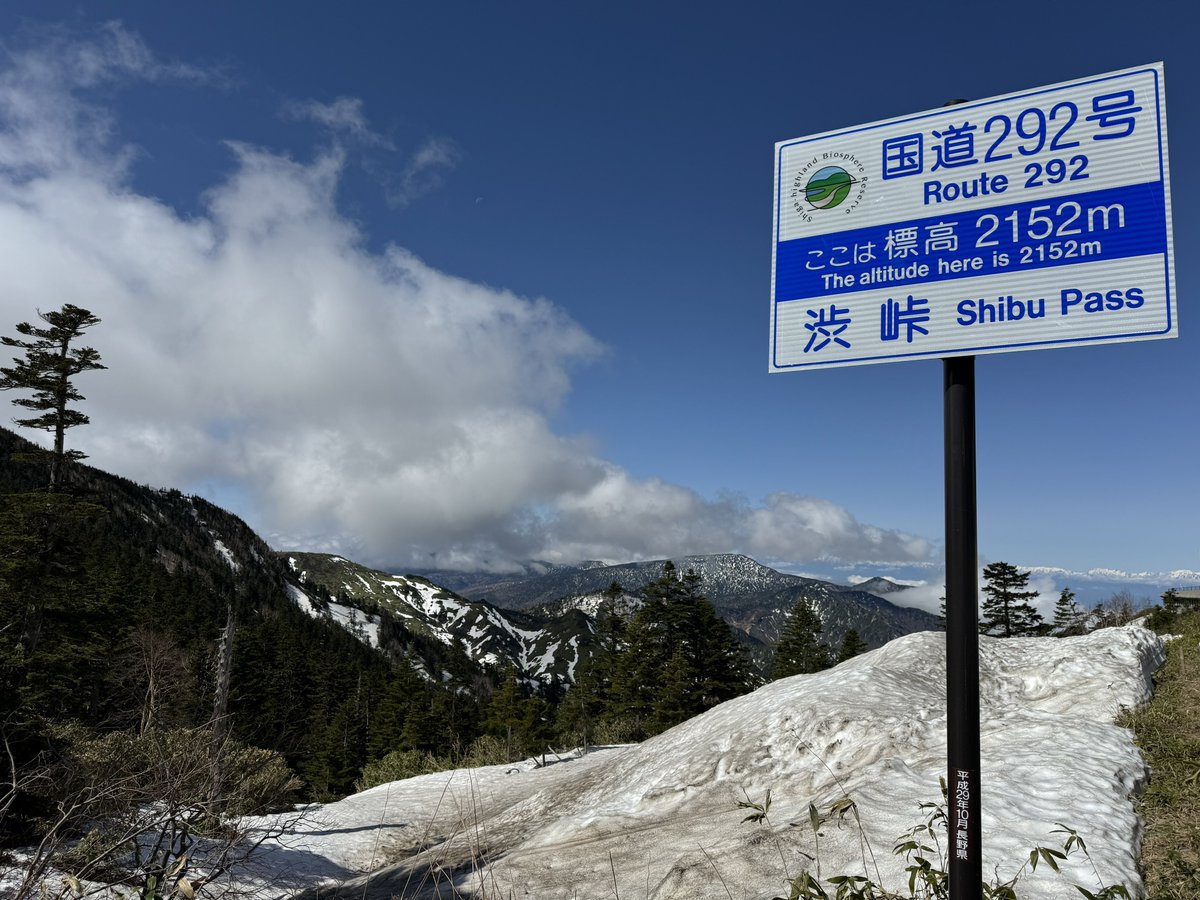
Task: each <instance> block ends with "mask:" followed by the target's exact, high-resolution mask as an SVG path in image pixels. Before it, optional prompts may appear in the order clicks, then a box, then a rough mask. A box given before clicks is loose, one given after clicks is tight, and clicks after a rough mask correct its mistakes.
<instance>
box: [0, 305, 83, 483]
mask: <svg viewBox="0 0 1200 900" xmlns="http://www.w3.org/2000/svg"><path fill="white" fill-rule="evenodd" d="M38 316H39V317H40V318H41V320H42V321H43V322H45V323H46V324H47V325H48V326H49V327H48V328H40V327H37V326H34V325H31V324H29V323H28V322H21V323H20V324H19V325H17V331H18V332H20V333H21V334H22V335H24V336H25V338H24V339H23V338H11V337H0V342H3V343H4V344H6V345H7V346H9V347H20V348H22V349H23V350H24V351H25V357H24V359H21V358H19V357H13V363H14V364H13V365H12V366H10V367H8V368H0V390H5V391H7V390H13V389H23V390H30V391H33V395H32V396H31V397H18V398H17V399H16V400H14V401H13V402H14V403H16V404H17V405H18V406H24V407H25V408H26V409H32V410H34V411H35V412H37V413H38V415H35V416H32V417H30V418H28V419H16V420H15V421H16V423H17V424H18V425H21V426H24V427H25V428H40V429H42V430H43V431H49V432H52V433H53V434H54V449H53V450H52V451H50V454H49V457H50V490H51V491H54V490H57V489H58V487H59V485H60V484H61V483H62V478H63V469H64V466H65V464H66V463H67V461H69V460H79V459H84V458H85V454H84V453H82V452H80V451H79V450H67V449H66V448H65V435H66V430H67V429H68V428H74V427H75V426H76V425H86V424H87V423H88V421H89V419H88V417H87V416H86V415H85V414H84V413H81V412H80V411H79V410H77V409H72V408H70V407H69V406H68V404H70V403H73V402H77V401H79V400H82V399H83V395H82V394H81V393H79V391H78V389H76V387H75V385H74V384H72V383H71V379H72V378H74V377H75V376H76V375H78V374H79V373H80V372H87V371H89V370H91V369H103V368H106V366H104V365H101V363H100V354H99V353H98V352H97V351H95V350H94V349H92V348H91V347H77V348H75V349H71V342H72V341H74V340H75V339H76V338H77V337H79V336H80V335H81V334H83V332H84V331H86V330H87V329H89V328H91V327H92V326H93V325H95V324H97V323H98V322H99V321H100V319H99V318H97V317H96V316H94V315H92V313H90V312H89V311H88V310H86V309H82V308H81V307H78V306H73V305H72V304H70V303H67V304H65V305H64V306H63V308H62V309H60V310H56V311H53V312H46V313H44V312H39V313H38Z"/></svg>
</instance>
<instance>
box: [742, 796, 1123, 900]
mask: <svg viewBox="0 0 1200 900" xmlns="http://www.w3.org/2000/svg"><path fill="white" fill-rule="evenodd" d="M945 802H946V785H945V781H944V780H942V802H941V803H922V804H920V808H921V810H922V811H923V812H924V814H925V817H924V819H923V820H922V821H920V822H918V823H917V824H916V825H914V826H913V827H912V828H910V829H909V830H908V831H906V832H905V833H904V834H902V835H900V837H898V838H897V839H896V841H895V844H894V845H893V847H892V853H893V854H894V855H896V856H900V857H903V859H904V863H905V866H904V871H905V873H906V874H907V876H908V877H907V879H906V881H905V884H904V887H903V889H902V890H900V891H896V890H894V889H891V888H886V887H884V886H883V885H882V884H881V882H882V876H881V875H880V872H879V867H878V866H877V865H876V864H875V861H874V850H873V849H872V848H871V845H870V842H869V841H868V840H867V838H866V833H865V832H864V831H863V828H862V823H861V821H859V818H858V805H857V804H856V803H855V802H854V800H853V799H852V798H851V797H850V796H849V795H844V796H843V797H842V799H840V800H838V801H837V802H835V803H833V804H832V805H831V806H830V807H829V809H828V811H826V812H824V813H822V812H821V811H820V810H818V809H817V807H816V806H815V805H814V804H812V803H810V804H809V805H808V817H807V821H805V822H793V823H792V827H793V828H807V829H808V830H809V831H810V832H811V834H812V837H813V841H814V852H813V854H808V853H803V852H802V855H803V856H805V857H806V858H807V859H808V860H809V862H810V863H811V864H812V866H811V868H810V867H805V868H803V869H802V870H801V871H800V872H799V873H798V874H796V875H794V876H793V875H790V874H788V873H787V865H786V858H785V856H784V854H783V850H782V848H780V860H781V861H783V863H784V872H785V878H786V883H787V888H788V893H787V896H786V898H785V897H780V896H777V897H774V898H773V900H950V878H949V874H948V872H947V861H946V857H945V852H944V850H943V847H944V846H946V837H947V825H948V822H949V820H948V818H947V816H946V805H945ZM737 808H738V809H748V810H751V812H750V814H749V815H747V816H746V817H745V818H743V819H742V824H746V823H750V824H754V825H763V826H770V824H771V822H770V819H769V818H768V814H769V812H770V809H771V792H770V791H769V790H768V791H767V793H766V795H765V797H764V798H763V800H762V801H760V802H756V801H753V800H751V799H750V797H749V796H748V795H747V796H746V799H745V800H744V801H739V802H738V804H737ZM848 816H852V817H853V819H854V825H855V827H856V828H857V830H858V833H859V842H860V847H861V850H862V862H861V864H862V872H863V874H857V873H840V874H837V875H831V876H828V877H826V876H824V875H822V873H821V855H820V846H821V844H820V839H821V837H822V836H823V834H824V832H823V831H822V829H823V828H824V827H825V826H826V825H827V824H828V823H830V822H836V824H837V826H838V827H839V828H841V827H842V826H843V825H844V824H845V823H846V819H847V817H848ZM1051 833H1052V834H1058V835H1065V839H1064V840H1063V842H1062V846H1061V849H1060V848H1058V847H1043V846H1041V845H1037V846H1035V847H1034V848H1033V849H1032V850H1031V851H1030V853H1029V857H1028V859H1026V860H1025V861H1024V864H1023V865H1022V866H1021V867H1020V869H1018V871H1017V873H1016V874H1015V875H1014V876H1013V877H1012V878H1010V879H1008V880H1006V881H1002V880H1000V878H999V877H998V876H997V877H996V878H995V879H993V880H992V881H984V882H982V883H981V884H980V885H979V891H978V894H976V895H975V896H978V897H980V898H982V900H1018V897H1019V895H1018V893H1017V885H1018V883H1019V882H1020V880H1021V879H1022V878H1023V877H1024V875H1025V874H1026V872H1027V871H1028V872H1034V871H1036V870H1037V867H1038V865H1039V864H1043V863H1044V864H1045V865H1047V866H1049V867H1050V868H1051V869H1053V870H1054V871H1055V872H1059V871H1060V869H1059V863H1060V862H1062V861H1065V860H1067V859H1068V858H1069V857H1070V856H1071V854H1072V853H1074V852H1076V851H1078V852H1079V853H1082V854H1083V856H1084V857H1085V858H1087V859H1088V860H1089V862H1090V860H1091V857H1090V856H1089V855H1088V852H1087V846H1086V845H1085V844H1084V842H1083V838H1082V837H1081V836H1080V835H1079V833H1078V832H1077V831H1075V830H1074V829H1072V828H1068V827H1067V826H1065V825H1062V824H1059V826H1058V828H1057V829H1056V830H1055V831H1053V832H1051ZM1092 871H1093V872H1094V873H1095V874H1096V880H1097V884H1098V887H1097V888H1096V889H1095V890H1094V891H1093V890H1089V889H1088V888H1086V887H1083V886H1082V885H1078V884H1076V885H1074V887H1075V889H1076V890H1077V891H1079V893H1080V894H1082V895H1083V896H1084V897H1086V898H1088V900H1121V898H1123V900H1131V895H1130V893H1129V889H1128V888H1127V887H1126V886H1125V885H1122V884H1116V885H1105V884H1104V883H1103V882H1102V881H1101V879H1100V876H1099V872H1098V870H1097V869H1096V867H1095V864H1092ZM871 872H874V878H872V877H871V874H870V873H871ZM825 885H828V886H829V887H830V888H832V889H833V893H832V896H831V894H830V892H829V891H828V890H826V887H825Z"/></svg>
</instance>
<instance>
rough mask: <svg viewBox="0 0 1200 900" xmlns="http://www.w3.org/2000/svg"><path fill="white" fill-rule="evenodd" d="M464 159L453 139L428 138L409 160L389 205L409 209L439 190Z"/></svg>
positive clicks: (391, 189)
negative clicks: (412, 204) (416, 201)
mask: <svg viewBox="0 0 1200 900" xmlns="http://www.w3.org/2000/svg"><path fill="white" fill-rule="evenodd" d="M461 156H462V154H461V152H460V151H459V149H458V145H457V144H455V143H454V141H452V140H450V139H449V138H444V137H434V138H428V139H427V140H426V141H425V142H424V143H423V144H421V146H420V147H418V148H417V150H416V152H415V153H413V155H412V156H411V157H409V159H408V161H407V162H406V163H405V165H404V171H403V172H402V173H401V174H400V178H399V180H398V181H395V182H393V183H392V184H391V185H390V186H389V188H388V191H387V199H388V202H389V203H391V204H392V205H393V206H408V204H410V203H412V202H413V201H414V200H416V199H418V198H419V197H423V196H425V195H426V194H428V193H431V192H432V191H435V190H437V189H438V188H439V187H441V186H442V180H443V179H444V177H445V175H446V173H447V172H449V171H450V170H452V169H453V168H454V167H455V166H457V165H458V161H459V159H460V158H461Z"/></svg>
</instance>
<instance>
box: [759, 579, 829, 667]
mask: <svg viewBox="0 0 1200 900" xmlns="http://www.w3.org/2000/svg"><path fill="white" fill-rule="evenodd" d="M821 630H822V625H821V617H820V616H819V615H817V611H816V610H815V609H813V606H812V603H811V602H810V601H809V600H808V598H806V597H802V598H801V599H800V600H799V602H797V603H796V605H795V606H793V607H792V609H791V612H789V613H788V617H787V622H786V624H785V625H784V626H783V634H782V635H780V638H779V646H778V647H776V648H775V663H774V665H773V666H772V667H771V678H772V679H773V680H778V679H780V678H786V677H788V676H789V675H801V674H809V673H812V672H820V671H821V670H822V669H828V668H829V665H830V658H829V647H827V646H826V645H825V644H822V643H821V642H820V641H819V640H818V639H817V636H818V635H819V634H820V633H821Z"/></svg>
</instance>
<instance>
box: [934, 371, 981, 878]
mask: <svg viewBox="0 0 1200 900" xmlns="http://www.w3.org/2000/svg"><path fill="white" fill-rule="evenodd" d="M942 366H943V369H944V385H943V393H944V408H945V442H946V744H947V748H946V749H947V754H946V757H947V759H946V761H947V769H948V771H947V778H946V786H947V792H948V793H947V798H946V807H947V808H946V816H947V818H948V820H949V828H950V850H949V857H950V865H949V875H950V896H951V897H953V898H954V900H968V898H975V900H977V898H978V897H979V896H980V882H981V881H982V880H983V854H982V848H981V846H980V840H981V831H980V827H979V825H980V822H979V818H980V814H981V810H982V806H981V804H980V800H979V785H980V779H979V763H980V750H979V575H978V571H979V569H978V565H979V564H978V559H979V551H978V536H977V535H978V524H977V523H978V516H977V513H976V508H975V357H973V356H955V357H951V358H949V359H945V360H943V361H942Z"/></svg>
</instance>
